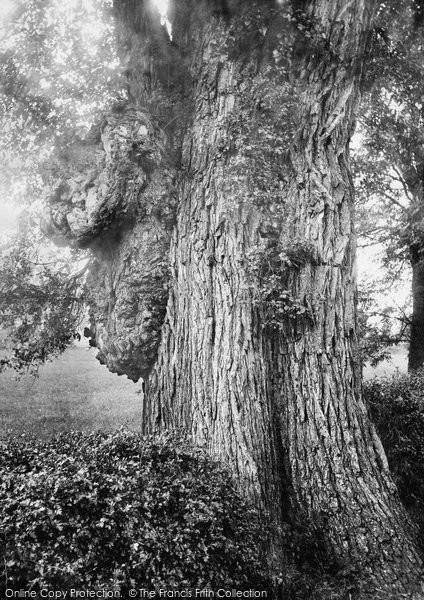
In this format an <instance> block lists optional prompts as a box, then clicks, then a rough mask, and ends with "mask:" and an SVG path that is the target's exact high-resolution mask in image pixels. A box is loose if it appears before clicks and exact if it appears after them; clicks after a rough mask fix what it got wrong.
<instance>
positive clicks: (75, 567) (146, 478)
mask: <svg viewBox="0 0 424 600" xmlns="http://www.w3.org/2000/svg"><path fill="white" fill-rule="evenodd" d="M0 448H1V462H0V465H1V466H0V470H1V473H2V476H1V483H0V497H1V504H2V514H1V526H0V531H1V532H2V534H1V535H2V537H3V543H4V547H5V555H4V562H3V560H2V564H4V565H5V573H4V574H3V581H4V580H5V579H6V581H7V585H8V587H12V588H15V589H19V588H20V587H25V588H29V587H31V589H34V590H39V589H40V588H42V587H45V588H47V589H69V588H70V587H73V588H80V589H81V588H83V587H85V586H89V587H93V588H97V589H102V588H103V589H105V588H109V589H110V588H113V587H115V588H116V589H120V590H122V592H123V593H125V592H126V591H127V590H128V589H129V588H132V587H137V588H139V587H146V588H151V589H152V588H155V587H166V588H168V589H169V588H172V587H176V588H178V587H182V588H192V587H194V588H196V587H198V588H202V587H208V586H209V587H213V586H219V587H225V586H227V587H229V589H231V587H252V586H253V587H255V586H256V587H258V588H263V587H264V586H265V585H266V578H265V576H264V575H263V565H262V564H261V561H260V559H259V556H260V546H261V540H263V539H264V538H263V534H262V533H261V532H260V529H259V523H258V519H257V516H256V514H255V513H254V512H253V510H252V509H251V508H250V507H249V505H248V503H247V502H246V501H245V500H243V498H242V496H241V495H240V493H239V492H238V491H237V489H236V487H235V484H234V483H233V480H232V479H231V477H230V475H229V473H228V472H227V470H226V469H225V468H223V467H222V466H220V465H219V464H218V463H216V462H214V461H212V460H211V459H208V458H207V457H206V456H205V454H204V453H203V452H202V451H201V450H198V449H193V447H191V446H190V445H189V444H188V443H187V442H186V441H184V440H181V439H178V438H176V437H172V436H164V437H160V438H157V439H153V438H148V437H144V438H143V437H141V436H139V435H136V434H133V433H129V432H125V431H123V430H120V431H118V432H116V433H113V434H109V435H108V434H104V433H93V434H90V435H84V434H81V433H66V434H62V435H60V436H58V437H57V438H54V439H53V440H51V441H50V442H44V443H42V442H40V441H37V440H35V439H31V438H26V437H24V436H22V437H21V438H17V439H9V440H7V441H5V442H2V443H1V444H0Z"/></svg>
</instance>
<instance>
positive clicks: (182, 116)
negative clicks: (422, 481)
mask: <svg viewBox="0 0 424 600" xmlns="http://www.w3.org/2000/svg"><path fill="white" fill-rule="evenodd" d="M115 4H116V7H117V12H118V16H119V19H120V23H121V27H122V31H121V34H120V35H121V42H122V40H124V41H125V43H124V44H122V47H123V48H124V49H125V51H124V52H123V55H124V56H125V60H126V64H127V65H129V67H128V70H129V93H130V97H131V98H132V99H133V102H134V103H135V104H137V105H138V106H141V105H143V104H144V105H147V107H148V108H149V109H150V111H151V112H152V113H154V114H155V119H156V122H157V124H158V127H159V128H160V129H161V132H162V134H164V135H166V138H167V146H166V147H167V148H168V150H169V152H170V153H171V156H172V169H173V171H172V172H175V173H176V175H175V186H176V198H177V202H178V204H177V215H176V225H175V227H174V228H173V233H172V240H171V247H170V261H169V270H170V274H169V281H168V282H167V287H168V289H169V297H168V304H167V312H166V317H165V321H164V323H163V325H162V327H161V341H160V345H159V349H158V356H157V361H156V364H155V366H154V368H153V371H152V372H151V373H150V375H149V377H148V379H147V382H146V394H145V406H144V416H145V428H146V431H149V432H154V431H160V430H165V429H180V428H183V429H184V430H186V431H188V432H189V433H190V434H191V435H192V436H193V439H194V441H195V442H197V443H200V444H203V445H205V446H206V447H207V448H208V450H209V451H210V452H211V453H213V454H216V455H217V456H219V457H220V458H223V459H224V460H225V461H227V462H228V463H229V464H230V465H231V467H232V469H233V470H234V472H235V474H236V475H237V476H238V477H239V478H240V480H241V481H242V482H243V483H244V485H245V486H246V489H247V490H248V491H249V493H250V494H251V495H252V497H253V498H254V499H255V501H256V503H257V504H258V506H259V507H260V508H261V510H262V511H263V512H264V514H265V515H266V516H267V517H268V519H269V522H270V525H271V531H272V532H273V537H272V540H271V547H272V548H271V551H272V553H273V559H274V560H275V561H281V560H282V555H283V546H284V540H283V533H282V531H283V525H284V521H285V520H290V521H291V522H295V523H303V524H304V525H305V527H306V528H307V529H309V530H310V531H313V532H315V533H316V534H317V535H318V536H319V537H320V538H321V540H322V543H323V544H324V546H325V547H326V550H327V552H328V558H329V560H331V561H333V562H334V563H335V564H336V565H337V566H338V567H339V568H342V569H345V571H346V572H347V571H348V570H351V571H352V573H353V574H354V575H355V576H356V577H357V578H359V579H360V580H361V581H362V582H363V584H364V586H368V588H366V589H365V588H364V590H365V591H364V594H363V595H364V597H365V596H366V593H367V592H369V593H370V595H371V597H372V598H377V597H378V593H379V591H381V593H382V594H383V595H382V597H384V598H396V599H397V598H399V597H401V594H402V593H404V592H405V593H409V592H411V593H412V592H416V593H417V596H416V598H419V597H420V596H419V593H420V590H422V584H421V581H422V575H423V573H422V564H421V560H420V558H419V556H418V554H417V551H416V550H415V547H414V544H413V542H412V541H411V539H410V537H408V536H409V535H410V534H411V532H410V531H409V530H410V526H409V523H408V520H407V517H406V514H405V511H404V510H403V508H402V507H401V505H400V503H399V500H398V497H397V493H396V489H395V487H394V485H393V483H392V481H391V478H390V474H389V472H388V467H387V462H386V459H385V456H384V452H383V450H382V447H381V444H380V442H379V440H378V438H377V436H376V434H375V431H374V428H373V426H372V425H371V424H370V422H369V420H368V415H367V413H366V410H365V407H364V405H363V403H362V400H361V382H360V368H359V360H358V356H357V344H356V338H355V327H356V323H355V320H356V317H355V287H356V283H355V269H354V261H355V258H354V257H355V243H354V232H353V189H352V180H351V176H350V166H349V157H348V144H349V139H350V135H351V132H352V129H353V123H354V115H355V110H356V107H357V103H358V89H359V83H360V77H361V70H362V66H363V61H364V57H365V56H366V45H367V35H366V32H367V28H368V24H369V19H370V15H369V14H368V13H367V11H366V10H365V8H364V0H352V2H345V1H344V0H317V1H314V2H312V1H311V2H296V3H295V2H293V6H294V8H293V11H292V13H291V19H288V16H289V15H288V10H287V9H286V8H285V7H284V6H283V7H278V6H277V5H275V6H274V4H273V3H272V2H267V1H265V0H257V1H255V2H254V1H252V2H249V3H247V2H243V1H242V0H230V1H229V2H216V3H215V2H206V1H204V2H201V1H193V2H188V1H187V2H182V1H181V2H176V3H175V7H174V11H175V14H174V20H173V27H174V30H173V42H172V44H171V43H168V45H167V46H166V48H167V50H166V52H163V51H160V52H159V55H157V52H156V48H157V45H158V44H159V45H160V38H161V31H160V28H159V29H158V27H159V26H156V28H155V26H154V20H152V19H151V18H150V17H149V16H148V15H147V13H146V12H145V11H144V8H143V5H142V3H137V2H134V1H133V0H119V1H118V0H116V1H115ZM218 8H220V10H218ZM223 9H225V10H223ZM146 10H147V9H146ZM146 48H147V50H146ZM146 57H147V58H146ZM151 62H152V63H153V64H154V65H155V67H154V69H153V70H152V69H151V67H150V66H149V65H150V63H151ZM140 66H141V67H142V69H141V70H140ZM141 71H142V72H141ZM177 81H180V82H181V83H180V84H179V85H177ZM177 88H178V89H177ZM175 98H177V99H178V102H179V104H178V106H179V109H177V108H176V107H175V105H174V104H173V101H174V100H175ZM173 99H174V100H173ZM161 102H162V104H161ZM160 106H165V107H167V108H168V109H169V110H171V111H172V112H171V116H169V114H168V117H167V118H166V117H165V113H166V111H165V110H164V111H163V113H161V109H160ZM171 107H173V108H171ZM171 122H174V124H175V123H179V125H178V126H177V128H176V129H173V128H172V127H171V128H170V123H171ZM179 149H181V154H180V153H179ZM152 168H154V169H156V171H155V172H158V169H159V167H158V166H157V165H156V166H155V167H152ZM160 168H163V164H162V165H161V166H160ZM149 173H150V172H147V175H146V178H147V180H148V182H150V185H151V187H152V185H153V183H154V181H155V179H154V176H153V175H150V174H149ZM159 173H160V171H159ZM157 177H158V176H157V175H156V178H157ZM152 182H153V183H152ZM147 185H149V183H148V184H147ZM146 189H150V188H146ZM156 189H157V188H156V187H154V186H153V187H152V191H151V192H150V193H151V196H154V195H155V190H156ZM160 197H162V196H159V198H160ZM153 205H154V206H155V207H156V208H157V206H158V203H157V199H156V200H155V202H154V203H153ZM155 214H156V213H155ZM150 216H151V215H150ZM143 219H145V217H144V216H140V215H139V216H137V217H136V226H135V227H136V228H138V229H140V231H142V229H143V227H144V224H146V223H148V221H144V220H143ZM149 231H151V230H150V229H149ZM149 239H150V238H149ZM163 239H167V236H166V235H165V234H163V235H161V240H163ZM97 243H98V241H97ZM117 244H118V246H119V245H120V244H122V242H121V241H119V240H118V241H117ZM161 249H162V247H161ZM114 256H115V257H116V256H119V252H118V251H116V252H115V254H114ZM148 259H149V257H148V256H146V260H148ZM138 260H139V261H140V260H141V258H140V257H139V259H138ZM115 262H119V260H118V261H116V260H115ZM110 264H111V269H112V271H113V272H114V273H116V272H118V275H119V277H121V273H122V269H121V270H119V265H118V266H116V265H115V263H113V262H112V263H110ZM114 269H115V271H114ZM119 277H118V280H119ZM132 279H135V278H134V274H133V276H132ZM110 280H111V281H114V277H113V273H112V275H110ZM113 285H115V284H113ZM98 287H99V289H100V287H101V286H100V284H99V285H98ZM112 287H113V286H112ZM114 289H115V288H114ZM139 292H140V294H141V293H142V290H140V291H139ZM94 302H96V300H94ZM118 317H119V318H122V319H125V314H124V315H123V316H122V315H121V316H119V315H118V316H117V315H114V316H113V319H115V321H116V319H118ZM115 321H114V322H113V327H112V326H109V327H108V333H109V337H111V335H112V334H111V332H112V331H113V329H114V328H115V329H119V328H118V327H117V326H116V322H115ZM121 329H122V328H121ZM143 331H144V330H143ZM155 339H156V338H155ZM155 349H156V346H155ZM102 351H103V354H106V353H107V348H103V350H102ZM113 351H114V352H115V353H116V348H115V347H114V349H113ZM151 354H152V352H149V357H150V356H151ZM118 362H119V361H117V360H115V363H114V364H117V363H118ZM119 364H124V363H123V362H122V361H121V363H119ZM125 364H126V363H125ZM149 364H150V363H149ZM125 368H126V367H125V366H124V370H125ZM131 372H132V373H133V372H134V371H131ZM143 373H144V371H143ZM421 597H422V596H421Z"/></svg>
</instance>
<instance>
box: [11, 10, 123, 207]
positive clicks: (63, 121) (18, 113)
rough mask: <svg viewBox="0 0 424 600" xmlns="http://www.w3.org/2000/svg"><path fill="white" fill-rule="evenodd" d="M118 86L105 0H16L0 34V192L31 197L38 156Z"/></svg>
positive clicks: (85, 123)
mask: <svg viewBox="0 0 424 600" xmlns="http://www.w3.org/2000/svg"><path fill="white" fill-rule="evenodd" d="M122 88H123V84H122V81H121V79H120V71H119V69H118V61H117V58H116V53H115V49H114V38H113V18H112V11H111V3H110V2H109V0H84V1H83V0H69V1H67V2H65V3H63V2H61V1H59V0H46V1H45V2H40V1H39V0H16V1H15V2H14V5H13V10H12V12H11V14H10V15H9V16H8V19H7V20H6V22H5V25H4V28H3V29H2V31H1V35H0V125H1V129H2V138H1V141H0V159H1V160H0V163H1V166H0V186H1V188H2V193H3V195H4V196H6V197H7V198H8V199H9V201H10V200H11V199H13V200H14V201H19V202H22V201H24V202H25V203H28V202H29V201H32V200H33V199H34V198H36V197H37V195H39V194H40V192H41V191H42V182H41V178H40V175H39V174H40V171H41V170H42V169H41V166H42V163H43V161H45V160H47V158H48V157H49V155H50V154H51V152H52V151H53V149H54V147H55V146H58V145H60V143H61V140H69V139H70V138H72V136H73V135H75V133H80V132H81V130H82V131H87V130H88V128H89V127H90V124H91V123H92V122H93V118H95V117H96V116H97V114H98V113H99V112H101V111H102V110H103V109H104V108H105V106H107V105H110V104H111V103H112V102H113V101H114V100H115V99H117V98H118V97H120V96H121V90H122Z"/></svg>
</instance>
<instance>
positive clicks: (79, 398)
mask: <svg viewBox="0 0 424 600" xmlns="http://www.w3.org/2000/svg"><path fill="white" fill-rule="evenodd" d="M95 354H96V350H94V349H87V348H85V347H81V346H73V347H71V348H69V349H68V350H67V351H66V352H65V353H64V354H63V355H62V356H61V357H60V358H58V359H57V360H55V361H53V362H51V363H48V364H46V365H44V366H43V367H42V368H41V369H40V373H39V377H37V378H34V377H32V376H30V375H25V376H22V377H20V378H17V377H16V374H15V373H14V372H13V371H5V372H3V373H0V436H2V437H4V436H6V435H14V436H15V435H20V434H22V433H31V434H33V435H36V436H37V437H41V438H46V439H47V438H50V437H51V436H53V435H55V434H57V433H60V432H62V431H71V430H80V431H87V432H88V431H95V430H103V431H104V430H106V431H109V430H115V429H117V428H118V427H120V426H123V427H128V429H131V430H133V431H140V429H141V406H142V394H141V383H138V384H135V383H133V382H132V381H130V380H129V379H127V378H126V377H118V376H117V375H115V374H113V373H110V372H109V371H108V370H107V369H106V367H104V366H102V365H100V364H99V363H98V361H97V360H96V359H95Z"/></svg>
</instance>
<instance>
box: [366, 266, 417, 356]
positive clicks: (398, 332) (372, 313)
mask: <svg viewBox="0 0 424 600" xmlns="http://www.w3.org/2000/svg"><path fill="white" fill-rule="evenodd" d="M388 280H389V277H386V278H383V281H381V280H380V281H378V280H377V279H376V278H373V279H372V280H371V281H362V282H361V285H360V286H359V289H358V334H359V335H358V337H359V345H360V350H361V356H362V361H363V362H368V361H369V362H370V364H371V365H372V366H373V367H375V366H377V364H378V363H379V362H381V361H383V360H388V359H390V357H391V353H390V347H391V346H396V345H397V344H400V343H402V342H408V341H409V337H410V336H409V328H410V323H411V322H410V318H409V316H408V313H409V299H407V300H406V303H405V304H406V305H402V304H400V305H398V304H396V305H394V304H389V305H386V306H382V299H383V298H385V299H387V290H388V289H390V287H391V286H393V283H392V284H391V283H390V281H388Z"/></svg>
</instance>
